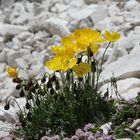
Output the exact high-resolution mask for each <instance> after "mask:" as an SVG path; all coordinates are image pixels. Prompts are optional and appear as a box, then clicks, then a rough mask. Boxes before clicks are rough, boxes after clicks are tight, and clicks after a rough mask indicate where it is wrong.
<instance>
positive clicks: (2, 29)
mask: <svg viewBox="0 0 140 140" xmlns="http://www.w3.org/2000/svg"><path fill="white" fill-rule="evenodd" d="M27 30H28V28H27V26H20V25H10V24H3V23H0V35H7V34H10V35H17V34H19V33H21V32H24V31H27Z"/></svg>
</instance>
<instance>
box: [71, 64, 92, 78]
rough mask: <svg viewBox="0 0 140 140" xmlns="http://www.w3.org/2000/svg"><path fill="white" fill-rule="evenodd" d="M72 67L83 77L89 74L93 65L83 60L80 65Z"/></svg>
mask: <svg viewBox="0 0 140 140" xmlns="http://www.w3.org/2000/svg"><path fill="white" fill-rule="evenodd" d="M72 69H73V71H74V72H75V73H76V75H77V76H78V77H81V78H82V77H83V76H84V74H87V73H88V72H90V70H91V67H90V65H89V64H88V63H84V62H82V63H80V65H79V66H78V65H75V66H74V67H73V68H72Z"/></svg>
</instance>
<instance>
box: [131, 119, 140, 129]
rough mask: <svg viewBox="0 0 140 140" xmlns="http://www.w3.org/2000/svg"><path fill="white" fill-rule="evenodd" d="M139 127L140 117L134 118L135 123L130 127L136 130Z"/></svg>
mask: <svg viewBox="0 0 140 140" xmlns="http://www.w3.org/2000/svg"><path fill="white" fill-rule="evenodd" d="M137 127H140V119H137V120H134V122H133V124H132V125H131V126H130V127H129V128H130V129H133V130H135V129H136V128H137Z"/></svg>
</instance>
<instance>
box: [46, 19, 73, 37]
mask: <svg viewBox="0 0 140 140" xmlns="http://www.w3.org/2000/svg"><path fill="white" fill-rule="evenodd" d="M66 25H67V21H66V20H63V19H60V18H55V17H51V18H49V19H47V20H46V21H45V23H44V27H45V28H46V29H47V30H48V31H49V32H50V33H51V34H53V35H54V34H58V35H60V36H65V35H68V34H70V31H69V30H68V28H67V26H66Z"/></svg>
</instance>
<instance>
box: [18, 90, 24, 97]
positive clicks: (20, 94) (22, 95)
mask: <svg viewBox="0 0 140 140" xmlns="http://www.w3.org/2000/svg"><path fill="white" fill-rule="evenodd" d="M24 95H25V93H24V90H23V89H21V91H20V93H19V96H20V97H24Z"/></svg>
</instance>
